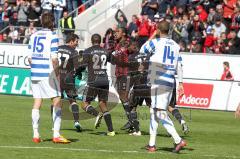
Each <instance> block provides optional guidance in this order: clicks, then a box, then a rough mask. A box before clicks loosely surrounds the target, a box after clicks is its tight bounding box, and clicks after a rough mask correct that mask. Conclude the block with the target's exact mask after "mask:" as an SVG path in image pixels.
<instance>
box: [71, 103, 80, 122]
mask: <svg viewBox="0 0 240 159" xmlns="http://www.w3.org/2000/svg"><path fill="white" fill-rule="evenodd" d="M71 110H72V113H73V119H74V121H75V122H78V121H79V107H78V105H77V104H73V105H71Z"/></svg>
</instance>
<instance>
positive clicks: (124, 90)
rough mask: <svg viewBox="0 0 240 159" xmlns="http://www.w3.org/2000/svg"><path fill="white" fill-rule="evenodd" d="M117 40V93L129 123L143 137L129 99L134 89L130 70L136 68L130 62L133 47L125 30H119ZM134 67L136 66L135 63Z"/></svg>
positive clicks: (123, 128)
mask: <svg viewBox="0 0 240 159" xmlns="http://www.w3.org/2000/svg"><path fill="white" fill-rule="evenodd" d="M115 38H116V39H115V40H116V47H115V53H114V57H115V58H116V59H118V60H119V63H117V64H116V69H115V75H116V86H117V92H118V94H119V98H120V100H121V102H122V104H123V108H124V110H125V113H126V115H127V118H128V123H130V125H132V126H133V127H134V129H135V131H136V132H137V133H138V134H139V135H141V134H140V131H139V122H138V121H137V114H136V112H135V111H132V108H131V107H130V105H129V99H128V95H129V90H130V88H131V87H132V85H131V82H130V75H129V69H131V67H134V66H132V64H131V63H129V61H128V58H129V54H130V50H129V46H130V45H131V41H130V40H129V39H128V38H127V32H126V29H125V28H118V30H117V31H116V35H115ZM121 63H124V64H125V65H120V64H121ZM133 65H135V64H134V63H133ZM121 129H122V130H125V126H123V127H122V128H121Z"/></svg>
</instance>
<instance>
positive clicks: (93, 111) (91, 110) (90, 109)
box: [85, 105, 99, 116]
mask: <svg viewBox="0 0 240 159" xmlns="http://www.w3.org/2000/svg"><path fill="white" fill-rule="evenodd" d="M85 110H86V112H87V113H88V114H91V115H93V116H98V114H99V112H98V111H97V110H96V109H95V108H94V107H93V106H91V105H88V106H87V107H86V109H85Z"/></svg>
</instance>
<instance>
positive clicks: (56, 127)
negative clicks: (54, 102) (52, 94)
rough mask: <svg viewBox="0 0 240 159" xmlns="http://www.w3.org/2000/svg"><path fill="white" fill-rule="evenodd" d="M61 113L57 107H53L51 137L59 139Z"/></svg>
mask: <svg viewBox="0 0 240 159" xmlns="http://www.w3.org/2000/svg"><path fill="white" fill-rule="evenodd" d="M61 113H62V109H61V108H59V107H53V115H52V117H53V137H54V138H56V137H59V136H60V133H59V132H60V127H61V120H62V119H61Z"/></svg>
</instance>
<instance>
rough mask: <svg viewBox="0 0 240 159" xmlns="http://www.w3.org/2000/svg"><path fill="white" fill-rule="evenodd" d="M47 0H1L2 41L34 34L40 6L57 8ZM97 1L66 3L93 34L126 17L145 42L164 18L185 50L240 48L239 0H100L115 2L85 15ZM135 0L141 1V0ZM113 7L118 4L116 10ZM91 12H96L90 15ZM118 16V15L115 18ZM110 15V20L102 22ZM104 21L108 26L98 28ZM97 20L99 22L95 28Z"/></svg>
mask: <svg viewBox="0 0 240 159" xmlns="http://www.w3.org/2000/svg"><path fill="white" fill-rule="evenodd" d="M46 1H47V0H41V2H40V1H36V0H31V1H25V0H11V1H7V0H5V1H4V0H2V1H1V6H0V30H1V31H0V41H1V42H10V43H27V38H28V37H29V35H30V34H31V33H33V32H34V31H35V30H37V27H39V16H40V15H41V12H44V11H52V10H53V8H52V6H51V5H49V3H46ZM97 1H100V0H88V1H87V0H81V1H80V2H79V1H75V0H66V4H67V5H66V6H67V8H66V7H64V9H66V10H68V12H69V15H71V16H77V17H76V18H75V24H76V28H77V29H85V30H86V32H87V33H88V34H89V35H90V34H91V33H92V32H99V33H101V34H102V35H104V32H105V31H106V30H108V28H111V29H112V30H113V32H114V30H116V28H117V26H119V23H121V22H120V21H119V20H121V18H122V19H123V20H124V22H122V23H124V24H125V25H126V24H127V26H126V27H127V29H128V33H129V35H130V36H131V38H134V39H138V40H140V41H141V43H143V42H144V41H146V39H148V38H149V37H150V36H151V35H152V34H153V32H154V31H155V28H156V23H157V22H158V21H159V20H161V19H163V18H165V19H167V20H168V21H170V22H171V31H170V33H169V36H170V37H172V38H173V39H174V40H175V41H177V42H178V43H179V44H180V45H181V51H182V52H192V53H194V52H203V53H215V54H240V45H239V44H240V40H239V39H240V37H239V36H240V31H239V28H240V0H192V1H187V0H171V1H170V0H150V1H149V0H148V1H147V0H142V1H141V2H139V1H138V3H139V4H140V5H138V6H139V7H136V8H137V9H135V10H134V9H133V10H134V11H132V12H131V11H129V9H126V8H127V7H129V6H130V5H129V4H128V5H126V4H125V5H119V6H118V5H116V4H120V3H118V2H120V0H119V1H114V2H116V3H114V4H113V5H112V6H110V7H108V8H106V7H105V10H101V8H100V7H99V6H101V3H102V4H104V1H105V2H107V3H110V1H109V0H101V1H100V2H101V3H99V6H98V5H95V6H94V7H95V8H94V7H93V9H91V11H90V10H89V11H87V12H86V13H84V14H82V15H81V13H83V11H86V9H87V8H89V7H90V6H92V5H93V4H95V3H97ZM122 1H123V2H125V3H127V2H126V1H124V0H122ZM122 1H121V2H122ZM76 2H79V3H76ZM128 3H130V1H128ZM133 4H134V5H137V3H136V1H134V2H133ZM114 7H115V10H113V8H114ZM96 8H97V9H98V12H97V11H96ZM131 8H132V7H131ZM118 9H121V12H120V13H121V15H120V16H119V17H117V16H118V15H116V16H115V13H116V12H118V13H119V10H118ZM109 11H111V12H114V13H111V14H112V16H111V18H110V19H109V17H107V18H102V19H104V20H103V22H101V20H98V19H97V18H96V16H98V17H101V16H102V15H103V14H106V12H109ZM96 12H97V13H96ZM90 13H92V14H93V15H95V17H94V16H91V15H90ZM124 13H125V14H124ZM79 14H80V15H79ZM86 14H87V15H89V16H88V18H87V19H86V18H85V19H86V22H85V21H84V20H85V19H84V18H83V17H84V16H85V17H86ZM108 14H109V13H108ZM114 18H116V20H117V21H113V19H114ZM106 20H108V21H109V23H107V24H103V23H105V22H106ZM110 20H111V22H110ZM79 21H81V22H82V24H81V22H79ZM96 21H97V22H98V23H97V24H98V25H97V24H96ZM30 22H31V23H30ZM32 23H33V24H32ZM83 23H84V24H83ZM92 23H94V24H95V25H96V26H95V25H92ZM87 24H88V25H87ZM99 25H101V26H102V25H103V26H104V27H101V28H99V27H98V26H99ZM106 25H107V26H106ZM94 26H95V28H94V29H92V28H93V27H94ZM6 27H7V28H6ZM56 27H57V26H56ZM96 28H97V29H96ZM99 29H101V30H99ZM85 40H86V39H85ZM86 44H87V43H86ZM83 48H84V47H83Z"/></svg>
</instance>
